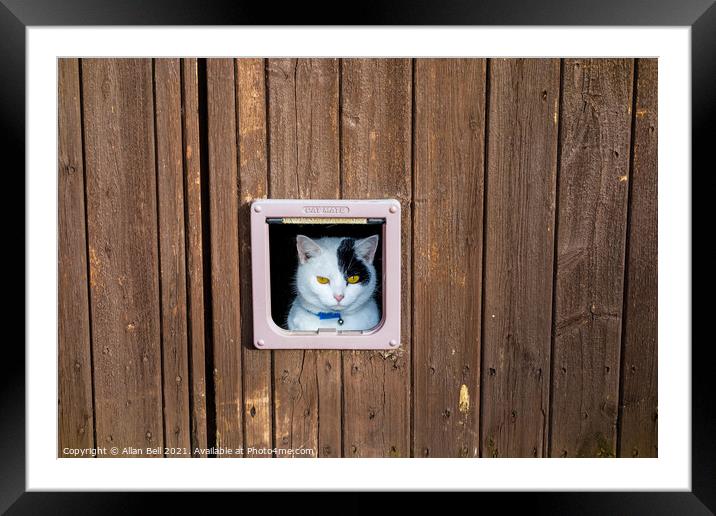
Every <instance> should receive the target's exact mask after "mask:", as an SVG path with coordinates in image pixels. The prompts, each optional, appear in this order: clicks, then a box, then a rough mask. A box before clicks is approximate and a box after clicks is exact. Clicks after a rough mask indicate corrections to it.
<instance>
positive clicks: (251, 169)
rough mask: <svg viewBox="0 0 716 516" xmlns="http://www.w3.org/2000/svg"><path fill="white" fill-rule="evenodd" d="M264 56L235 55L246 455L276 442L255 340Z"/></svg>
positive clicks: (266, 368) (263, 178) (267, 361)
mask: <svg viewBox="0 0 716 516" xmlns="http://www.w3.org/2000/svg"><path fill="white" fill-rule="evenodd" d="M264 75H265V66H264V60H263V59H238V60H237V61H236V85H237V87H236V106H237V111H238V124H239V177H240V179H241V180H240V201H239V215H240V219H239V242H240V246H241V247H240V260H241V265H240V266H241V271H242V274H241V317H242V324H241V330H242V338H241V340H242V353H243V370H244V377H243V382H244V384H243V392H244V416H243V417H244V432H245V435H244V442H245V445H246V456H247V457H270V456H271V455H265V454H262V453H260V452H254V451H252V449H253V448H256V449H260V448H267V449H268V448H271V447H272V441H273V434H272V427H271V394H272V393H271V353H270V352H267V351H263V350H258V349H256V348H254V346H253V326H252V313H253V302H252V294H251V225H250V212H249V211H250V209H251V203H252V202H253V201H254V199H261V198H266V197H267V190H268V185H267V179H268V178H267V166H268V165H267V161H268V157H267V153H266V149H267V147H266V92H265V83H266V81H265V77H264Z"/></svg>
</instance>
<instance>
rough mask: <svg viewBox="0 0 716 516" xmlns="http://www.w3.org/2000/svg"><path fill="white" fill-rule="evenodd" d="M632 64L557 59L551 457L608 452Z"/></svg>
mask: <svg viewBox="0 0 716 516" xmlns="http://www.w3.org/2000/svg"><path fill="white" fill-rule="evenodd" d="M632 83H633V63H632V60H628V59H576V60H575V59H568V60H566V61H565V62H564V73H563V88H564V89H563V92H562V95H563V101H562V119H561V120H562V121H561V124H562V128H561V142H560V145H561V161H560V177H559V194H558V195H559V200H558V221H557V229H558V233H557V276H556V281H555V296H556V302H555V309H556V313H555V340H554V367H553V377H552V388H553V390H554V392H553V406H552V443H551V453H552V455H553V456H562V457H574V456H578V457H611V456H614V455H615V453H616V422H617V405H618V398H619V392H618V391H619V356H620V340H621V339H620V334H621V321H622V303H623V288H622V287H623V283H624V243H625V233H626V209H627V189H628V188H627V187H628V169H629V148H630V128H631V105H632Z"/></svg>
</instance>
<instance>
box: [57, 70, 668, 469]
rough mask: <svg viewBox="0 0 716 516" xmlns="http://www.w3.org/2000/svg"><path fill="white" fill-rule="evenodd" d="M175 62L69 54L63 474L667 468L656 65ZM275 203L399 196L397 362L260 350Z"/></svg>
mask: <svg viewBox="0 0 716 516" xmlns="http://www.w3.org/2000/svg"><path fill="white" fill-rule="evenodd" d="M152 63H153V61H152V60H148V59H86V60H80V61H77V60H72V59H61V60H59V61H58V69H59V76H58V79H59V82H58V86H59V98H58V100H59V102H58V108H59V109H58V115H59V146H58V152H59V159H58V195H59V213H58V215H59V218H58V222H59V224H58V235H59V242H58V244H59V247H58V251H59V252H58V262H59V263H58V273H59V278H58V289H59V298H58V318H59V319H58V320H59V324H58V340H59V350H58V351H59V357H58V359H59V362H58V367H59V381H58V402H59V406H58V430H59V439H58V445H59V448H58V455H60V456H62V455H63V454H62V449H63V448H64V447H70V448H90V447H92V446H99V447H102V446H105V447H111V446H118V447H120V448H124V447H130V446H131V447H135V448H138V449H140V450H145V449H146V448H147V447H155V448H156V447H159V455H160V456H161V451H162V447H163V446H164V445H167V446H172V447H179V448H189V447H190V448H191V451H190V454H191V455H192V456H200V457H204V456H207V454H209V455H214V453H213V452H208V453H207V447H211V446H213V445H217V446H220V447H224V448H231V449H233V450H234V452H233V453H230V454H222V455H221V456H257V457H258V456H266V455H265V453H260V452H258V451H252V450H254V449H262V448H269V447H277V448H279V449H280V450H279V452H278V453H276V455H277V456H286V454H285V453H282V451H283V450H287V449H290V448H299V447H305V448H311V449H312V450H314V451H315V454H314V456H315V455H318V456H321V457H338V456H341V455H343V456H346V457H396V456H399V457H407V456H416V457H476V456H478V455H482V456H498V457H505V456H510V457H532V456H537V457H542V456H545V455H549V456H554V457H613V456H622V457H655V456H657V452H658V450H657V441H658V433H657V423H658V418H657V411H658V404H657V302H658V300H657V286H658V282H657V125H658V112H657V97H658V95H657V68H658V63H657V60H655V59H639V60H637V61H636V63H634V62H633V61H632V60H630V59H567V60H564V61H562V62H561V66H560V62H559V61H557V60H552V59H546V60H545V59H507V60H504V59H500V60H490V61H489V62H486V61H485V60H483V59H416V60H407V59H345V60H338V59H268V60H263V59H238V60H236V59H208V60H204V59H182V60H177V59H158V60H156V61H154V65H153V64H152ZM632 90H634V91H632ZM560 99H561V101H560ZM632 110H633V112H632ZM632 133H633V134H632ZM264 197H272V198H294V199H319V198H328V199H331V198H334V199H337V198H397V199H398V200H400V202H401V205H402V213H403V219H402V228H403V231H402V236H401V245H402V286H401V289H402V291H401V302H402V307H403V310H402V321H401V325H402V329H401V331H402V342H401V346H400V348H399V350H398V351H397V352H372V351H360V352H359V351H352V350H346V351H333V350H331V351H300V350H288V351H274V352H267V351H259V350H256V349H254V348H253V346H252V344H251V343H252V340H253V338H252V337H253V335H252V333H253V329H252V325H251V320H252V317H251V315H252V314H251V310H252V294H251V289H252V285H251V281H250V280H251V274H250V272H251V267H252V264H251V259H250V243H249V242H250V229H249V225H248V222H249V213H248V210H249V206H250V203H251V202H252V200H254V199H258V198H264ZM483 240H484V242H483ZM550 348H551V350H550ZM171 455H174V454H171ZM301 456H305V455H301Z"/></svg>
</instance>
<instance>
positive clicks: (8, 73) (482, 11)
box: [0, 0, 716, 514]
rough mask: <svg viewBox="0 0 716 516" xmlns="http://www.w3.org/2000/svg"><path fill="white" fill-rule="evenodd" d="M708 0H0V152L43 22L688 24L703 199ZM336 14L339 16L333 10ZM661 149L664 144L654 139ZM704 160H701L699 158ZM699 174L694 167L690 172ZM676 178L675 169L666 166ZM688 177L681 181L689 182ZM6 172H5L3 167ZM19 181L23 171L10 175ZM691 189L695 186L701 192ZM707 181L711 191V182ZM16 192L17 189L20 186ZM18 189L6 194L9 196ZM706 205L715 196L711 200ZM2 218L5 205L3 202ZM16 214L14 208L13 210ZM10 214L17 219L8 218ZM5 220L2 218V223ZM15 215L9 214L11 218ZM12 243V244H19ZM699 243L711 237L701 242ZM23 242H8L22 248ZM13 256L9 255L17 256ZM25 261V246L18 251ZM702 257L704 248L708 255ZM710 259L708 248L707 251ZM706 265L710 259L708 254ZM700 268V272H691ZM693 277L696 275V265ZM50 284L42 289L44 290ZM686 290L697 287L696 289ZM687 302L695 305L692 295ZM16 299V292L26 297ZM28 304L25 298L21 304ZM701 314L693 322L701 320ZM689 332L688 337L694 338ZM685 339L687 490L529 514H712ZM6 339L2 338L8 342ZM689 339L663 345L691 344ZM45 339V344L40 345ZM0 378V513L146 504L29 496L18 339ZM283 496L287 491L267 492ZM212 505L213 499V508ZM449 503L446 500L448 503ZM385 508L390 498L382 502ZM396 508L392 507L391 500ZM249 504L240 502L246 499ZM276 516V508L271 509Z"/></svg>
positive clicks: (697, 345)
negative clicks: (432, 0) (366, 2)
mask: <svg viewBox="0 0 716 516" xmlns="http://www.w3.org/2000/svg"><path fill="white" fill-rule="evenodd" d="M713 2H714V0H655V1H649V0H635V1H631V2H624V1H623V0H599V1H597V0H572V1H570V0H553V1H550V2H527V1H515V0H482V1H480V2H475V1H469V0H459V1H453V2H441V3H437V4H436V5H430V4H429V3H428V2H427V1H426V0H413V1H408V0H401V1H396V2H392V3H384V4H381V5H378V6H376V5H371V6H370V9H367V8H365V6H363V7H360V6H356V7H358V8H356V9H354V10H352V9H348V10H345V7H350V6H348V5H343V6H342V7H344V11H343V12H351V13H352V14H351V18H349V19H346V18H344V17H341V16H338V15H337V13H339V12H340V11H339V10H337V9H336V5H335V4H333V3H328V2H323V1H320V2H317V3H316V2H312V3H311V5H310V9H309V8H306V5H305V4H304V3H299V2H297V3H296V4H295V5H291V4H286V3H283V4H281V7H280V8H277V6H276V5H272V4H269V3H260V2H252V3H248V2H244V3H240V2H239V1H224V0H220V1H214V2H207V1H198V0H171V1H169V0H156V1H153V2H151V3H150V2H148V1H141V0H124V1H121V0H115V1H112V0H65V1H53V0H0V44H1V45H2V46H1V48H0V69H1V70H2V80H0V110H1V114H0V121H1V123H2V125H1V126H0V127H1V129H2V130H1V132H0V134H2V139H1V140H2V142H3V147H4V148H5V152H4V153H3V155H4V157H5V163H6V166H8V167H10V166H12V165H9V164H7V163H8V161H7V158H12V160H11V162H12V163H14V167H15V168H14V170H24V167H25V117H24V114H25V111H24V109H25V59H26V57H25V30H26V28H27V27H29V26H43V25H75V26H81V25H246V24H254V23H258V22H260V23H264V24H271V25H276V24H284V23H290V24H299V23H306V24H310V25H321V24H339V25H340V24H345V23H346V22H347V21H350V22H351V23H352V24H361V25H380V24H390V25H423V24H439V25H552V26H555V25H557V26H558V25H592V26H594V25H601V26H604V25H621V26H645V25H657V26H675V25H676V26H690V27H691V38H692V39H691V44H692V47H691V50H692V56H691V59H692V61H691V74H692V75H691V79H692V98H691V100H692V163H693V164H692V171H691V175H690V178H691V180H692V195H694V196H696V195H701V196H708V195H710V194H711V193H712V192H713V191H714V189H713V186H714V183H716V181H714V179H713V177H714V175H713V174H709V172H713V170H714V166H713V161H712V160H709V161H707V160H708V159H709V158H710V155H709V154H710V153H709V151H710V149H711V147H713V145H714V144H713V142H714V141H716V131H715V130H714V125H715V123H716V95H715V94H714V92H716V87H714V86H713V79H714V78H716V52H715V51H714V49H715V47H716V5H714V3H713ZM331 13H336V14H333V15H332V14H331ZM665 144H667V143H666V142H662V145H665ZM707 163H708V164H707ZM695 172H696V173H695ZM669 173H679V171H669ZM687 174H688V172H686V173H684V180H688V179H689V176H688V175H687ZM7 175H10V174H6V177H7ZM13 175H15V176H16V177H23V176H22V175H21V174H13ZM697 185H698V187H697ZM709 187H710V188H709ZM20 188H22V191H23V192H24V185H23V186H21V187H20ZM16 196H17V194H14V195H13V197H16ZM712 202H713V201H712ZM5 211H6V213H8V214H9V212H8V209H7V208H6V209H5ZM15 213H16V212H15ZM709 215H710V212H709V211H707V209H706V207H705V203H697V202H696V199H695V198H694V199H693V201H692V221H693V233H692V235H693V236H695V235H696V230H697V229H701V231H702V233H703V234H706V235H708V234H710V233H707V232H708V231H709V230H710V221H711V217H709ZM15 216H16V215H15ZM6 220H7V219H6ZM10 220H12V219H10ZM693 236H692V242H693V244H692V257H693V258H692V260H693V265H694V267H693V270H694V271H695V270H696V266H697V265H698V264H697V261H696V260H695V258H696V256H697V253H696V251H697V246H696V245H695V244H696V242H695V241H694V239H693ZM18 241H20V240H18ZM700 245H702V246H703V247H706V246H707V245H708V244H707V243H704V244H700ZM19 247H20V246H19V245H17V246H16V248H18V249H19ZM16 253H17V252H16ZM21 253H22V256H23V268H24V263H25V259H26V258H27V257H26V256H25V254H24V253H25V251H24V246H23V251H21ZM704 256H705V258H704V261H705V260H707V259H708V256H709V254H707V253H704ZM711 256H713V254H712V253H711ZM709 261H711V260H709ZM698 269H699V270H700V271H702V272H704V271H705V267H704V268H702V267H698ZM692 274H693V271H692ZM697 277H698V279H699V281H698V282H697V284H696V286H697V287H698V288H699V289H700V290H701V291H702V292H704V293H706V292H713V291H714V288H713V287H715V286H716V281H714V279H713V274H710V273H709V272H704V273H703V274H702V275H700V276H697ZM48 288H49V287H48ZM692 297H693V291H692ZM693 298H694V301H695V299H696V298H695V297H693ZM23 299H24V294H23ZM703 299H705V301H704V302H701V303H696V302H693V311H692V320H693V323H694V328H695V327H696V325H697V324H698V325H699V326H703V325H705V324H706V323H705V322H704V321H709V320H710V319H711V318H712V317H709V316H710V315H711V314H710V313H709V312H710V308H711V305H712V304H713V303H710V302H709V301H708V298H707V297H705V296H704V298H703ZM23 305H24V304H23ZM698 315H701V317H698ZM694 335H695V333H694ZM692 340H693V343H692V457H691V466H692V490H691V491H690V492H645V493H634V492H618V493H532V494H530V495H529V499H528V503H529V510H530V511H531V512H536V513H546V512H549V513H561V512H563V511H564V512H567V511H568V512H578V513H580V514H612V513H620V514H622V513H623V514H640V513H648V514H711V513H713V512H715V511H716V453H715V450H716V446H715V445H714V439H713V436H716V410H715V408H716V402H715V401H714V399H715V397H714V394H713V393H714V392H716V385H715V381H714V378H716V375H714V373H713V371H712V369H713V366H712V364H713V361H712V360H710V358H711V357H710V356H709V351H710V349H711V346H712V341H713V338H705V339H702V340H699V339H695V338H693V339H692ZM8 342H9V340H8V341H6V343H8ZM688 344H689V343H686V342H680V343H669V345H681V346H683V345H688ZM48 345H49V344H48ZM3 351H4V353H3V361H2V368H3V373H2V374H1V375H0V389H1V390H0V415H1V417H2V425H1V429H2V432H1V434H0V512H4V511H6V510H8V513H9V514H38V513H44V512H48V511H51V512H53V513H56V514H90V513H91V514H96V513H120V512H121V513H127V512H128V511H131V512H135V511H142V512H144V511H146V510H147V505H146V504H147V502H148V501H147V497H148V496H149V495H148V494H141V493H132V494H130V495H126V494H121V493H91V494H78V493H39V492H33V493H25V472H26V470H25V452H26V445H25V353H24V350H23V348H22V347H20V346H17V345H15V346H11V345H6V346H4V350H3ZM160 496H162V503H163V504H165V507H164V510H166V511H168V510H171V508H170V507H171V506H172V505H176V506H179V507H181V508H184V509H188V508H189V507H190V506H189V505H187V501H186V497H184V496H182V495H177V494H172V495H160ZM485 496H486V497H488V498H490V497H497V496H500V498H499V503H500V506H501V507H500V508H501V509H503V510H504V509H508V510H509V509H510V508H512V507H514V506H515V505H516V504H522V503H523V502H524V501H525V495H515V494H508V496H504V495H485ZM276 502H278V503H279V504H283V503H288V504H290V503H295V502H291V498H288V499H287V498H286V497H277V498H272V500H271V502H270V503H271V507H272V509H273V510H279V507H277V506H276ZM216 503H217V501H216V500H214V501H213V503H212V505H214V504H216ZM365 503H366V502H362V501H357V502H356V503H349V504H346V505H345V506H344V507H346V508H348V507H352V508H353V510H354V511H356V512H364V511H367V510H373V508H374V507H370V506H368V505H364V504H365ZM453 503H454V502H453ZM380 504H381V505H383V506H384V507H386V508H388V507H390V505H392V504H395V501H393V502H392V503H391V502H390V501H388V500H386V501H385V502H381V503H380ZM396 506H397V504H396ZM247 507H248V506H247ZM272 512H273V511H272Z"/></svg>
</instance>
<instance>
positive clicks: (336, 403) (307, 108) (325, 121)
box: [268, 59, 341, 457]
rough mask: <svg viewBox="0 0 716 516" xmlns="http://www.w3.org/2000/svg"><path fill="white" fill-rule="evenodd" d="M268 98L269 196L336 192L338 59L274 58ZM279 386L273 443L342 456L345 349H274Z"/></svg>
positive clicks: (331, 194)
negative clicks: (342, 390) (341, 352)
mask: <svg viewBox="0 0 716 516" xmlns="http://www.w3.org/2000/svg"><path fill="white" fill-rule="evenodd" d="M268 96H269V104H268V108H269V139H270V144H269V160H270V162H269V163H270V169H269V170H270V174H269V188H270V195H271V197H274V198H289V199H292V198H296V199H321V198H326V199H337V198H339V196H340V174H339V167H340V160H339V134H338V96H339V94H338V60H336V59H271V60H269V64H268ZM274 385H275V392H274V399H275V402H274V403H275V409H274V410H275V413H274V419H275V425H276V426H275V428H274V432H275V435H276V437H275V442H276V446H277V447H278V448H282V449H286V448H294V449H295V448H298V447H301V446H303V447H305V448H313V449H314V450H316V451H317V452H318V455H320V456H322V457H336V456H340V455H341V356H340V352H338V351H333V350H331V351H281V352H275V353H274Z"/></svg>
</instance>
